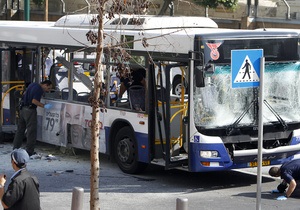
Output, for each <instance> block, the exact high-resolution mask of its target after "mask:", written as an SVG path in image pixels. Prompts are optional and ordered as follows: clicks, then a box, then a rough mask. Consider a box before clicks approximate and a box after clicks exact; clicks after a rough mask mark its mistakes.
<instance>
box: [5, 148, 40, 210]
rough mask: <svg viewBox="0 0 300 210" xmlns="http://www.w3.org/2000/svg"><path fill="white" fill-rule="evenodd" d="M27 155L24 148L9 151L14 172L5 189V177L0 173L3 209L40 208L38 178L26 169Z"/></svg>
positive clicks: (33, 209)
mask: <svg viewBox="0 0 300 210" xmlns="http://www.w3.org/2000/svg"><path fill="white" fill-rule="evenodd" d="M28 160H29V155H28V153H27V152H26V150H24V149H15V150H14V151H13V152H12V153H11V165H12V168H13V169H14V170H15V173H14V174H13V175H12V177H11V178H10V180H11V182H10V184H9V185H8V187H7V190H6V191H5V187H4V185H5V182H6V177H5V175H4V174H0V200H1V203H2V206H3V208H4V209H9V210H40V209H41V208H40V192H39V183H38V179H37V178H36V177H35V176H33V175H31V174H30V173H29V172H28V171H27V169H26V163H27V162H28Z"/></svg>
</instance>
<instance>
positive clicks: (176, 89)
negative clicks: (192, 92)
mask: <svg viewBox="0 0 300 210" xmlns="http://www.w3.org/2000/svg"><path fill="white" fill-rule="evenodd" d="M172 86H173V88H172V93H173V94H174V95H177V96H181V91H182V89H181V88H182V86H183V90H184V94H185V92H186V85H185V82H184V81H183V83H182V82H181V77H177V78H175V79H174V81H173V84H172Z"/></svg>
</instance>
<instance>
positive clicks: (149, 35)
mask: <svg viewBox="0 0 300 210" xmlns="http://www.w3.org/2000/svg"><path fill="white" fill-rule="evenodd" d="M138 17H142V18H144V19H143V22H142V24H140V25H135V24H131V25H130V24H129V23H130V18H135V17H134V16H126V15H124V16H123V15H122V16H121V17H116V18H114V19H113V20H107V19H105V29H104V30H105V35H106V36H105V40H104V47H106V46H119V45H120V43H121V39H124V38H126V39H127V41H129V42H131V44H130V45H128V46H130V49H134V50H136V51H153V52H158V53H159V52H161V53H175V54H176V53H179V54H187V53H188V52H189V51H190V50H194V39H195V36H196V37H199V36H201V37H202V38H209V37H211V38H212V39H224V38H226V37H227V38H229V37H231V38H238V37H239V38H246V37H252V38H253V37H255V36H257V37H259V36H260V37H263V36H273V35H274V36H275V35H276V36H280V35H281V36H283V37H286V36H289V35H291V34H292V30H291V31H284V32H282V31H280V30H278V31H275V30H273V31H259V30H257V31H256V30H240V29H220V28H217V27H216V26H217V25H216V24H213V23H214V22H210V21H209V20H210V19H209V18H202V17H157V16H138ZM91 18H92V15H68V16H64V17H62V18H60V19H59V20H58V21H57V22H36V21H0V42H1V43H6V45H7V46H14V47H30V46H32V47H37V46H45V47H51V48H64V49H68V50H69V51H75V50H80V49H85V50H87V48H88V49H90V51H95V47H96V45H91V43H90V41H88V40H87V36H86V34H87V32H88V31H89V30H91V29H94V30H95V29H97V26H91V25H90V24H89V22H90V20H91ZM123 18H125V19H126V21H125V20H124V22H123V24H121V26H119V24H117V23H119V22H120V21H123ZM185 20H187V21H185ZM203 20H207V23H206V22H205V21H203ZM182 26H184V27H182ZM203 27H205V28H203ZM145 28H146V29H147V30H144V29H145ZM138 29H139V30H138ZM95 31H96V32H97V30H95ZM293 34H294V36H296V34H297V33H293Z"/></svg>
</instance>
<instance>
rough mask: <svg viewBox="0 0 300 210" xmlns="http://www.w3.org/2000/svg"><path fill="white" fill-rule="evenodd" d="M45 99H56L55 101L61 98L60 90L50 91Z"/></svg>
mask: <svg viewBox="0 0 300 210" xmlns="http://www.w3.org/2000/svg"><path fill="white" fill-rule="evenodd" d="M45 97H47V98H54V99H56V98H61V95H60V91H59V90H50V91H49V92H46V93H45Z"/></svg>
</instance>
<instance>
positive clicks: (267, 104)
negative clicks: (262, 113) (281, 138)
mask: <svg viewBox="0 0 300 210" xmlns="http://www.w3.org/2000/svg"><path fill="white" fill-rule="evenodd" d="M264 104H265V105H266V106H267V107H268V109H269V110H270V111H271V112H272V113H273V114H274V116H275V117H276V118H277V120H278V122H279V123H280V124H281V125H282V127H283V130H284V131H286V130H287V129H288V125H287V124H286V122H285V121H284V120H283V119H282V118H281V117H280V115H279V114H278V113H277V112H276V111H275V110H274V109H273V107H272V106H271V105H270V104H269V103H268V102H267V101H266V100H264Z"/></svg>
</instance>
